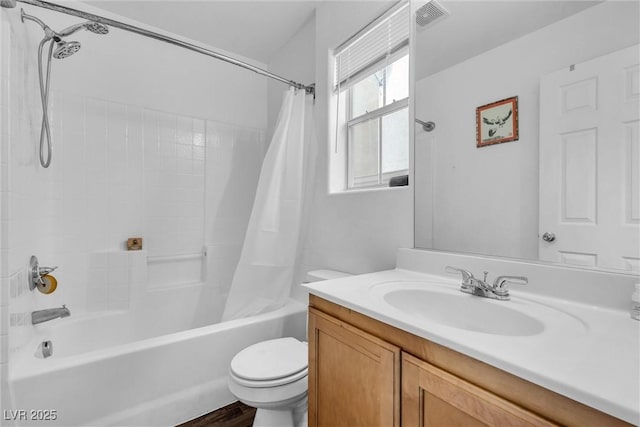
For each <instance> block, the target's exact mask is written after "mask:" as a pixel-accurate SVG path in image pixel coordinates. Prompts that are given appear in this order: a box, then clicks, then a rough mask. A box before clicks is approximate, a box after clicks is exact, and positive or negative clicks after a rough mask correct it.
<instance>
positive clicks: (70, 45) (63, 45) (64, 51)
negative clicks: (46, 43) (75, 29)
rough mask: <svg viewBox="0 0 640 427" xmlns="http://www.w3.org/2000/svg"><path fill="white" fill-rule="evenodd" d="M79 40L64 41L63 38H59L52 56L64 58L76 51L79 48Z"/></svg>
mask: <svg viewBox="0 0 640 427" xmlns="http://www.w3.org/2000/svg"><path fill="white" fill-rule="evenodd" d="M80 47H81V45H80V42H74V41H71V42H66V41H64V40H60V41H59V42H58V47H57V49H56V50H55V51H54V52H53V57H54V58H56V59H64V58H67V57H69V56H71V55H73V54H74V53H76V52H77V51H79V50H80Z"/></svg>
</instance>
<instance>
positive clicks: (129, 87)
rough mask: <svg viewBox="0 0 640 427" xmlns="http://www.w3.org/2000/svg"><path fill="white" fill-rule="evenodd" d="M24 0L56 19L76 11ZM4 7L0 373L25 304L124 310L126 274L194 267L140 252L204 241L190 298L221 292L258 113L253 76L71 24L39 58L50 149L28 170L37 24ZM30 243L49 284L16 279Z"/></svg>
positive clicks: (157, 284) (184, 272) (18, 338)
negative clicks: (34, 286) (138, 243)
mask: <svg viewBox="0 0 640 427" xmlns="http://www.w3.org/2000/svg"><path fill="white" fill-rule="evenodd" d="M24 8H25V11H26V12H27V13H31V14H33V15H36V16H38V17H39V18H41V19H42V20H43V21H45V22H46V23H47V24H48V25H50V26H51V27H52V28H55V29H61V28H64V27H65V26H67V25H70V24H72V23H76V22H78V21H79V20H78V19H76V18H72V17H67V16H61V15H59V14H57V13H55V12H50V11H46V10H44V9H39V8H35V7H29V6H24ZM100 14H102V12H100ZM104 15H108V14H106V13H105V14H104ZM19 16H20V8H19V7H18V8H15V9H5V8H0V18H1V19H2V20H1V21H0V22H1V27H0V30H1V33H0V34H1V36H2V39H1V44H0V47H1V51H0V53H1V55H0V61H1V62H0V64H1V65H2V68H1V69H0V74H1V76H2V80H1V82H2V83H1V84H2V86H1V88H2V91H1V92H0V117H1V121H0V137H1V141H0V142H1V144H0V147H1V150H0V173H1V175H0V176H1V180H0V206H1V207H2V211H1V214H2V215H1V217H2V218H1V222H0V224H2V228H0V263H1V264H0V267H1V268H0V290H1V291H2V292H1V293H0V315H1V316H2V318H1V319H0V324H1V325H2V329H1V330H0V368H2V370H0V380H1V381H2V384H3V387H4V386H6V378H7V376H6V370H7V368H6V367H7V363H8V361H9V359H10V356H11V354H12V353H13V351H17V350H18V349H19V348H20V346H22V345H23V344H24V343H26V342H27V341H28V340H29V339H30V337H31V336H32V334H33V330H34V329H33V328H34V327H33V326H32V325H31V321H30V320H31V318H30V315H31V312H32V311H33V310H36V309H43V308H51V307H54V306H60V305H61V304H63V303H66V304H67V306H68V307H69V308H70V310H71V312H72V316H77V315H79V314H82V313H83V312H85V311H100V310H109V309H127V308H131V304H132V300H131V294H132V293H136V291H138V292H137V294H139V291H140V290H141V288H142V289H143V290H146V289H148V290H157V289H159V288H162V287H164V286H168V285H169V286H172V287H175V286H176V285H180V284H186V283H184V282H194V281H196V282H197V281H200V280H201V279H202V278H203V275H202V273H203V270H205V266H204V265H203V259H202V258H195V259H188V260H168V261H167V260H159V259H158V258H155V259H156V261H155V262H151V258H153V257H158V256H160V257H164V256H167V255H168V256H173V255H185V254H192V253H195V254H197V253H201V252H202V250H203V246H205V245H206V246H207V247H209V251H208V252H209V255H210V256H208V257H207V258H206V259H207V261H208V263H207V264H208V265H206V271H207V273H208V278H209V279H210V280H209V282H208V284H207V286H204V285H203V286H202V297H201V298H200V300H199V301H200V303H201V304H209V303H211V304H212V305H216V304H218V305H219V302H220V301H221V300H223V297H219V298H217V299H216V300H215V301H214V300H213V296H212V293H213V291H216V292H219V293H220V292H221V293H224V292H226V289H227V288H228V283H227V282H228V281H229V280H230V279H229V278H230V276H231V275H232V273H233V270H234V268H235V265H234V264H233V256H230V255H229V253H230V252H232V251H231V250H227V249H229V248H236V247H238V246H240V245H241V244H242V240H243V238H244V233H245V229H246V224H247V220H248V217H249V213H250V209H251V204H252V202H253V195H254V193H255V185H256V182H257V176H258V172H259V168H260V165H261V163H262V157H263V153H264V135H265V130H266V123H267V115H266V95H267V83H266V79H265V78H264V77H263V76H260V75H258V74H255V73H252V72H250V71H247V70H242V69H239V68H237V67H234V66H232V65H230V64H226V63H223V62H220V61H218V60H215V59H213V58H208V57H205V56H202V55H200V54H197V53H194V52H188V51H185V50H182V49H179V48H177V47H173V46H171V45H168V44H162V43H160V42H158V41H155V40H151V39H146V38H143V37H141V36H138V35H134V34H130V33H125V32H122V31H119V30H117V29H111V32H110V33H109V34H108V35H105V36H98V35H95V34H92V33H88V32H80V33H76V34H74V35H73V36H72V37H71V39H77V40H79V41H81V42H82V45H83V46H82V49H81V50H80V51H79V52H78V53H77V54H75V55H74V56H72V57H69V58H66V59H64V60H56V59H54V60H53V64H52V65H53V71H52V78H51V85H52V88H53V89H52V95H51V98H52V99H51V109H50V111H51V123H52V132H53V134H52V140H53V144H54V152H53V161H52V165H51V167H50V168H49V169H43V168H42V167H41V166H40V165H39V163H38V161H37V141H38V139H39V127H40V120H41V106H40V95H39V90H38V81H37V66H36V64H37V62H36V52H37V45H38V42H39V41H40V39H41V38H42V36H43V33H42V30H41V29H40V27H39V26H37V25H36V24H34V23H32V22H27V23H24V24H23V23H21V22H20V18H19ZM109 16H112V15H109ZM118 19H121V18H118ZM223 53H225V52H223ZM231 56H235V57H237V56H236V55H233V54H231ZM239 59H245V58H241V57H240V58H239ZM253 63H254V64H255V65H258V66H260V67H262V68H264V67H265V65H264V64H260V63H255V62H253ZM133 236H142V237H143V238H144V239H145V249H146V250H147V253H148V254H149V262H148V263H145V268H143V269H142V270H141V269H140V268H139V267H140V266H139V265H138V264H139V263H138V261H139V260H138V258H139V257H134V256H133V254H132V253H128V252H126V251H125V250H124V249H125V242H126V239H127V237H133ZM32 254H36V255H38V257H39V259H40V261H41V262H42V263H43V264H44V265H58V266H59V267H60V268H59V270H58V271H57V272H56V273H55V275H56V276H57V277H58V279H59V283H58V290H57V291H56V292H55V293H54V294H52V295H48V296H44V295H42V294H39V293H37V292H35V293H34V292H29V291H28V289H27V276H26V273H27V270H26V266H27V263H28V261H29V257H30V256H31V255H32ZM113 254H117V255H116V256H114V255H113ZM134 258H135V260H134ZM147 277H148V278H149V279H150V280H149V281H147ZM228 279H229V280H228ZM160 309H161V308H160ZM199 312H200V313H205V312H206V310H200V311H199ZM205 314H206V313H205ZM7 325H9V326H7ZM2 406H3V407H10V406H5V405H4V403H3V405H2Z"/></svg>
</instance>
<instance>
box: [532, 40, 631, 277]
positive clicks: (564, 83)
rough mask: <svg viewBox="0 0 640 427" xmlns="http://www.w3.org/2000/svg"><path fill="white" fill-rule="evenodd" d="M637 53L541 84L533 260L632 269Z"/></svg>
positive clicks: (591, 63) (574, 70) (579, 68)
mask: <svg viewBox="0 0 640 427" xmlns="http://www.w3.org/2000/svg"><path fill="white" fill-rule="evenodd" d="M639 47H640V46H638V45H636V46H632V47H630V48H627V49H623V50H620V51H617V52H614V53H611V54H608V55H605V56H601V57H599V58H596V59H593V60H590V61H587V62H584V63H581V64H576V65H575V66H572V67H571V68H567V69H563V70H560V71H556V72H554V73H551V74H548V75H546V76H543V77H542V78H541V81H540V229H539V246H538V247H539V257H540V259H541V260H544V261H552V262H560V263H565V264H573V265H581V266H589V267H600V268H607V269H612V268H613V269H622V270H630V271H636V272H637V271H640V204H639V203H640V176H639V174H638V171H639V168H640V143H639V141H640V134H639V132H640V129H639V123H640V122H639V118H640V117H639V115H638V112H639V108H638V104H639V101H640V88H639V81H638V79H639V65H638V64H639V62H640V61H639V59H638V58H639ZM553 237H555V239H554V238H553Z"/></svg>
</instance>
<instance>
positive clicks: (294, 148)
mask: <svg viewBox="0 0 640 427" xmlns="http://www.w3.org/2000/svg"><path fill="white" fill-rule="evenodd" d="M312 102H313V100H312V97H311V96H306V94H305V92H304V90H295V89H293V88H291V89H289V90H288V91H287V92H286V94H285V97H284V102H283V104H282V109H281V110H280V115H279V117H278V121H277V124H276V128H275V131H274V134H273V139H272V140H271V144H270V145H269V149H268V150H267V154H266V156H265V158H264V162H263V164H262V170H261V172H260V179H259V181H258V188H257V191H256V197H255V201H254V203H253V211H252V212H251V218H250V219H249V226H248V228H247V234H246V236H245V239H244V245H243V247H242V253H241V255H240V261H239V262H238V266H237V268H236V272H235V274H234V276H233V281H232V283H231V289H230V291H229V297H228V298H227V303H226V306H225V309H224V314H223V315H222V320H223V321H225V320H232V319H238V318H242V317H247V316H252V315H255V314H259V313H264V312H267V311H271V310H274V309H276V308H278V307H280V306H282V305H283V304H284V303H285V302H286V300H287V298H288V297H289V293H290V291H291V285H292V284H293V281H294V279H295V273H296V267H297V262H298V256H299V253H298V252H299V250H298V249H299V248H300V247H301V240H302V235H303V223H304V217H305V210H306V208H305V203H306V202H308V201H309V199H310V195H311V190H312V188H313V185H312V181H313V172H314V169H315V167H314V166H315V140H314V133H313V122H312V120H311V115H312V111H311V108H312Z"/></svg>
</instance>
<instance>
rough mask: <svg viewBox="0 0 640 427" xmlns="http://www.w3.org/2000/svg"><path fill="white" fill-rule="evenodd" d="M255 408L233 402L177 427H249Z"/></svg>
mask: <svg viewBox="0 0 640 427" xmlns="http://www.w3.org/2000/svg"><path fill="white" fill-rule="evenodd" d="M255 415H256V408H252V407H250V406H247V405H245V404H244V403H241V402H235V403H232V404H231V405H227V406H225V407H224V408H220V409H218V410H217V411H213V412H210V413H208V414H205V415H203V416H201V417H198V418H196V419H193V420H191V421H187V422H186V423H184V424H180V425H179V426H178V427H251V424H253V417H255Z"/></svg>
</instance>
